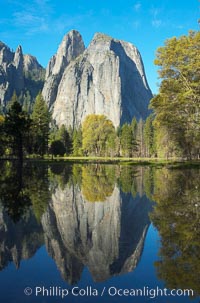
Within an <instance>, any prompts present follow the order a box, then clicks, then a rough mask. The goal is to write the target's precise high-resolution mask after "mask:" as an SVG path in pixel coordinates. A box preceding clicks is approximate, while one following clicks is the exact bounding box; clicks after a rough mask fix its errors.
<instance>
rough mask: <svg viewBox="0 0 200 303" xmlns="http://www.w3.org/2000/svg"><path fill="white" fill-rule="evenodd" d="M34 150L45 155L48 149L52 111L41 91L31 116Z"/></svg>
mask: <svg viewBox="0 0 200 303" xmlns="http://www.w3.org/2000/svg"><path fill="white" fill-rule="evenodd" d="M31 118H32V120H33V123H32V137H33V150H32V151H33V152H34V153H36V154H39V155H41V156H43V155H44V154H45V153H47V151H48V136H49V123H50V113H49V111H48V107H47V105H46V103H45V101H44V99H43V97H42V94H41V92H40V93H39V94H38V95H37V97H36V101H35V104H34V107H33V113H32V116H31Z"/></svg>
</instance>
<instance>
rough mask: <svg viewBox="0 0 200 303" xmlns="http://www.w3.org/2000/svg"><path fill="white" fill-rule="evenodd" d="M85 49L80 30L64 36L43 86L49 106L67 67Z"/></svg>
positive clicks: (47, 70)
mask: <svg viewBox="0 0 200 303" xmlns="http://www.w3.org/2000/svg"><path fill="white" fill-rule="evenodd" d="M84 49H85V46H84V43H83V40H82V37H81V35H80V34H79V32H77V31H75V30H72V31H70V32H69V33H68V34H67V35H65V36H64V38H63V40H62V42H61V44H60V46H59V48H58V51H57V53H56V55H54V56H53V57H52V58H51V59H50V61H49V64H48V66H47V69H46V77H45V79H46V81H45V84H44V87H43V91H42V94H43V97H44V99H45V100H46V102H47V104H48V106H49V107H51V106H52V104H53V102H54V101H55V99H56V96H57V90H58V86H59V83H60V81H61V78H62V75H63V72H64V70H65V68H66V67H67V66H68V65H69V64H70V62H71V61H73V60H74V59H75V58H77V57H78V56H79V55H80V54H81V53H83V51H84Z"/></svg>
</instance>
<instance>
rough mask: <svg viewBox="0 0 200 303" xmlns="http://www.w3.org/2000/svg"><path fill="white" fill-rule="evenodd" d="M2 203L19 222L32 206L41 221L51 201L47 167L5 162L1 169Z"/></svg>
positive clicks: (10, 215)
mask: <svg viewBox="0 0 200 303" xmlns="http://www.w3.org/2000/svg"><path fill="white" fill-rule="evenodd" d="M0 171H1V174H0V202H1V204H2V205H3V207H4V209H5V210H6V212H7V213H8V215H9V217H10V218H11V219H12V220H13V221H14V222H17V221H19V220H20V218H21V217H23V215H24V214H25V213H26V211H27V210H28V208H29V207H30V206H31V205H32V206H33V210H34V213H35V215H36V217H37V218H38V219H39V218H40V217H41V215H42V213H43V212H44V211H45V209H46V205H47V202H48V199H49V189H48V185H49V184H48V175H47V173H48V170H47V165H41V164H40V165H34V164H30V163H29V164H24V166H23V167H22V165H21V163H20V162H18V161H16V162H4V163H3V164H2V165H1V167H0Z"/></svg>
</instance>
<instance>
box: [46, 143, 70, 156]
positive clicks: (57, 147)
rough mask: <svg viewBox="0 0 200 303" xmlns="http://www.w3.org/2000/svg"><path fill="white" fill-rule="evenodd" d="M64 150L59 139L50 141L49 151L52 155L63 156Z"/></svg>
mask: <svg viewBox="0 0 200 303" xmlns="http://www.w3.org/2000/svg"><path fill="white" fill-rule="evenodd" d="M65 152H66V149H65V146H64V144H63V143H62V141H60V140H55V141H53V142H52V143H51V145H50V148H49V153H50V154H52V156H63V155H64V154H65Z"/></svg>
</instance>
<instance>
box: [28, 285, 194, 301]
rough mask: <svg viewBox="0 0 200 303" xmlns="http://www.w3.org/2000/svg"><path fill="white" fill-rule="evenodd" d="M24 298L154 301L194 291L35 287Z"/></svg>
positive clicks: (190, 295)
mask: <svg viewBox="0 0 200 303" xmlns="http://www.w3.org/2000/svg"><path fill="white" fill-rule="evenodd" d="M24 293H25V295H26V296H30V295H35V296H36V297H37V296H42V297H60V298H62V299H64V298H65V297H67V296H75V297H78V296H79V297H97V296H101V297H102V296H109V297H115V296H119V297H149V298H151V299H154V298H156V297H164V296H166V297H170V296H171V297H176V296H178V297H181V296H184V297H193V296H194V291H193V290H192V289H170V290H169V289H167V288H159V287H156V288H150V287H148V286H144V287H143V288H138V289H136V288H130V289H128V288H124V289H123V288H117V287H115V286H110V287H103V288H102V289H100V290H99V289H96V288H93V287H91V286H87V287H85V288H80V287H78V286H75V287H73V288H70V289H67V288H62V287H60V286H51V287H48V288H46V287H44V286H36V287H34V288H31V287H26V288H25V289H24Z"/></svg>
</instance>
